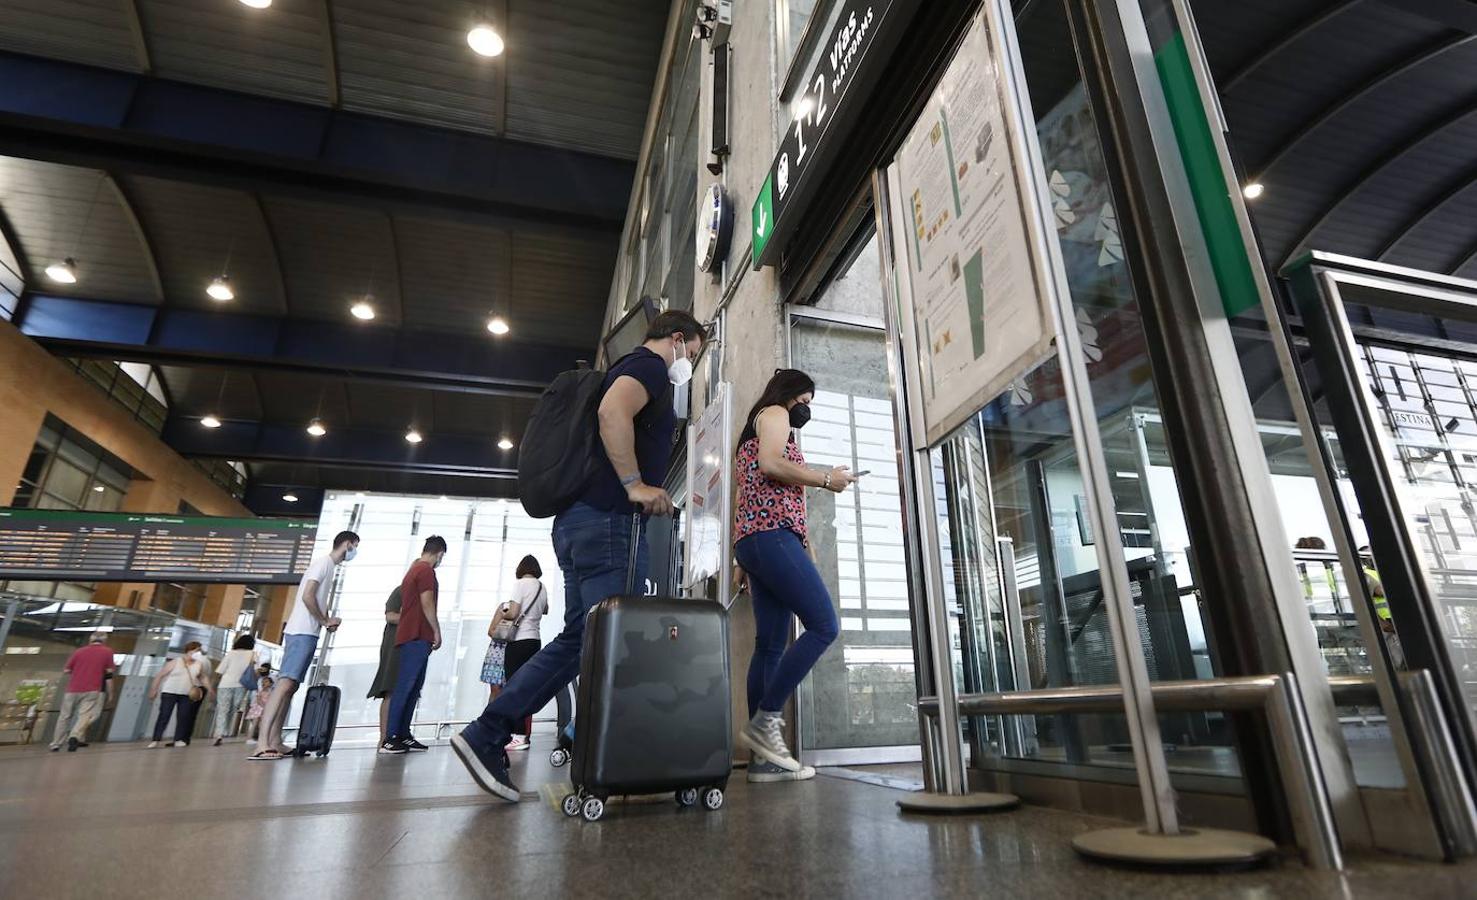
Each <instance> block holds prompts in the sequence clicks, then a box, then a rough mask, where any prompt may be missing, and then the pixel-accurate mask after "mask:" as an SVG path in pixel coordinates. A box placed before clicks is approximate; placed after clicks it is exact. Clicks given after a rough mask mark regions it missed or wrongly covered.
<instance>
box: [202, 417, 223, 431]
mask: <svg viewBox="0 0 1477 900" xmlns="http://www.w3.org/2000/svg"><path fill="white" fill-rule="evenodd" d="M200 424H201V425H203V426H205V427H206V428H219V427H221V420H220V419H217V418H216V417H215V416H214V415H204V416H201V417H200Z"/></svg>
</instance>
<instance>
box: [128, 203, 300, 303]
mask: <svg viewBox="0 0 1477 900" xmlns="http://www.w3.org/2000/svg"><path fill="white" fill-rule="evenodd" d="M121 180H122V183H123V185H124V187H125V189H126V191H127V193H128V197H129V199H130V201H131V202H132V203H133V206H134V209H135V210H136V211H137V212H138V215H139V219H140V221H141V222H142V223H143V227H144V231H145V233H146V234H147V235H148V238H149V243H150V244H152V245H153V247H154V253H155V255H156V256H157V258H158V260H159V269H160V275H161V277H162V279H163V281H164V293H165V296H166V297H168V298H169V304H170V305H171V306H179V307H187V308H196V309H212V310H221V311H228V312H236V313H243V312H244V313H263V314H272V315H281V314H283V313H285V312H286V311H287V300H286V298H285V297H284V296H283V293H282V275H281V272H280V270H279V269H278V266H277V256H276V252H275V250H274V249H273V247H272V239H271V235H270V234H269V232H268V231H267V226H266V221H265V219H264V218H263V217H262V213H261V207H260V206H259V205H258V204H257V200H256V198H255V197H254V196H253V195H251V194H248V193H244V192H242V191H234V190H226V189H221V188H210V187H204V186H202V185H198V184H194V183H191V182H183V181H165V180H162V179H158V178H148V177H143V176H124V177H123V178H122V179H121ZM221 274H225V275H226V276H227V277H228V278H229V279H230V281H231V288H232V290H233V291H235V294H236V298H235V299H234V300H230V301H226V302H220V301H216V300H212V299H211V298H210V297H208V296H207V295H206V294H205V288H206V286H207V285H208V284H210V282H211V280H212V279H214V278H215V277H216V276H218V275H221ZM102 299H108V298H106V297H105V298H102Z"/></svg>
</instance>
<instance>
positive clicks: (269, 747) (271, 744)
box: [247, 531, 359, 761]
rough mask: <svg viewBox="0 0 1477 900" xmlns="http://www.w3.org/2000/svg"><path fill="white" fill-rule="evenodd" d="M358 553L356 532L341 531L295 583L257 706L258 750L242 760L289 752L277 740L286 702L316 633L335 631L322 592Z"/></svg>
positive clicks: (333, 618)
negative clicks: (268, 683)
mask: <svg viewBox="0 0 1477 900" xmlns="http://www.w3.org/2000/svg"><path fill="white" fill-rule="evenodd" d="M358 552H359V535H357V534H355V533H354V532H352V531H341V532H339V533H338V534H337V535H336V536H335V537H334V539H333V549H332V550H330V551H329V552H327V553H325V554H323V555H322V556H320V557H318V558H317V559H315V560H313V561H312V562H311V563H309V564H308V571H307V572H305V573H303V580H302V581H301V582H300V583H299V584H298V588H297V599H295V600H294V601H293V604H292V614H291V615H289V616H288V617H287V624H286V625H285V626H284V627H283V629H282V630H283V639H282V667H281V671H280V672H279V673H278V675H279V677H278V678H277V684H276V686H275V687H273V688H272V696H271V697H269V698H267V703H266V705H265V707H263V709H262V720H261V721H262V725H261V729H262V742H261V749H259V750H258V751H257V752H256V753H253V754H252V755H251V756H249V757H247V758H248V759H251V760H254V761H263V760H277V759H282V758H283V757H284V756H287V755H288V754H289V753H290V752H291V751H290V750H289V749H288V747H287V746H286V745H285V744H283V743H282V724H283V722H284V721H286V719H287V710H288V709H289V708H290V707H291V706H292V695H293V694H295V693H297V688H298V685H300V684H302V682H303V680H304V679H305V678H307V676H308V667H309V666H310V665H312V662H313V654H314V653H315V652H317V650H318V635H319V632H320V631H321V630H322V629H324V628H327V629H328V630H329V631H337V630H338V626H339V624H340V621H341V620H340V619H339V617H338V616H330V615H329V614H328V595H329V593H330V592H331V591H332V590H333V573H334V571H335V570H336V569H338V567H339V566H340V565H342V564H343V563H345V562H347V561H349V560H351V559H353V558H354V557H355V555H357V554H358Z"/></svg>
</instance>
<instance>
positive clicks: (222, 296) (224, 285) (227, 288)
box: [205, 275, 236, 300]
mask: <svg viewBox="0 0 1477 900" xmlns="http://www.w3.org/2000/svg"><path fill="white" fill-rule="evenodd" d="M205 293H207V294H209V295H210V299H212V300H235V299H236V292H235V291H233V290H231V280H230V279H229V278H227V277H226V276H224V275H219V276H217V277H216V278H215V280H214V281H212V282H210V287H208V288H206V289H205Z"/></svg>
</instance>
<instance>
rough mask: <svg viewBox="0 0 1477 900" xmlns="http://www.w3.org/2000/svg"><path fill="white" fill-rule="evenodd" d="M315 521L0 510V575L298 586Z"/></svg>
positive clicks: (309, 556) (308, 557)
mask: <svg viewBox="0 0 1477 900" xmlns="http://www.w3.org/2000/svg"><path fill="white" fill-rule="evenodd" d="M317 534H318V523H317V522H303V521H295V520H289V519H227V518H216V517H213V516H154V515H138V514H131V513H99V512H71V511H68V510H54V509H13V508H0V578H5V579H10V578H14V579H26V580H32V581H34V580H46V581H52V580H55V581H62V580H66V581H138V582H151V581H188V582H215V583H224V584H296V583H297V582H298V580H299V579H301V578H302V573H303V572H305V571H306V570H307V568H308V563H309V562H310V561H311V559H312V556H313V543H314V539H315V538H316V537H317Z"/></svg>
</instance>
